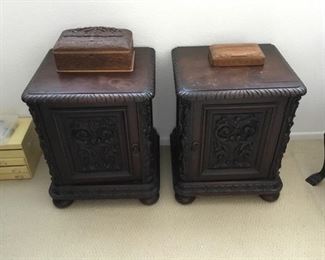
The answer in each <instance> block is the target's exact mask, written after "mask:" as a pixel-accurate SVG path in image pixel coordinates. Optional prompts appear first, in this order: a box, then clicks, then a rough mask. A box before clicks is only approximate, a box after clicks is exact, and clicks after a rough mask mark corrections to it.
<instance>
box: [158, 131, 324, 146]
mask: <svg viewBox="0 0 325 260" xmlns="http://www.w3.org/2000/svg"><path fill="white" fill-rule="evenodd" d="M323 136H324V132H292V133H291V134H290V139H291V140H304V139H306V140H310V139H323ZM160 145H163V146H166V145H170V143H169V137H161V138H160Z"/></svg>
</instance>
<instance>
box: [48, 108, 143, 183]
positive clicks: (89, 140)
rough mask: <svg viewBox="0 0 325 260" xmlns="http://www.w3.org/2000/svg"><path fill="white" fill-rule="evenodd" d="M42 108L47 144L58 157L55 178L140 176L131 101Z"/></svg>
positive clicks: (71, 180) (95, 179)
mask: <svg viewBox="0 0 325 260" xmlns="http://www.w3.org/2000/svg"><path fill="white" fill-rule="evenodd" d="M44 111H45V113H46V117H47V119H46V120H45V121H46V124H47V125H48V127H47V129H50V130H49V133H48V134H49V136H50V139H51V141H50V142H51V146H52V147H53V150H54V154H55V156H57V157H58V158H56V161H57V162H58V171H59V173H58V174H56V175H58V176H60V177H59V180H58V181H59V182H62V183H69V184H70V183H83V182H87V183H90V182H92V183H103V182H123V181H130V180H134V181H136V180H139V179H141V176H140V159H141V158H140V154H139V142H138V140H139V136H138V125H137V120H136V119H137V113H136V109H135V108H134V109H132V105H131V104H130V105H127V106H115V107H114V106H112V107H104V108H96V107H89V108H73V107H72V108H48V109H46V110H44ZM59 157H60V158H59ZM58 176H56V177H58ZM54 179H55V178H54Z"/></svg>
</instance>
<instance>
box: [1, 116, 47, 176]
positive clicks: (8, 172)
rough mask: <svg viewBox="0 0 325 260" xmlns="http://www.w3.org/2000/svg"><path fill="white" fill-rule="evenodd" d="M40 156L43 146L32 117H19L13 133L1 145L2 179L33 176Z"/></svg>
mask: <svg viewBox="0 0 325 260" xmlns="http://www.w3.org/2000/svg"><path fill="white" fill-rule="evenodd" d="M40 156H41V148H40V146H39V139H38V136H37V134H36V132H35V129H34V124H33V121H32V119H31V118H30V117H22V118H19V119H18V125H17V127H16V129H15V130H14V132H13V134H12V135H11V136H10V138H9V139H8V141H7V142H6V143H5V144H1V145H0V180H10V179H30V178H32V177H33V175H34V173H35V170H36V166H37V164H38V162H39V159H40Z"/></svg>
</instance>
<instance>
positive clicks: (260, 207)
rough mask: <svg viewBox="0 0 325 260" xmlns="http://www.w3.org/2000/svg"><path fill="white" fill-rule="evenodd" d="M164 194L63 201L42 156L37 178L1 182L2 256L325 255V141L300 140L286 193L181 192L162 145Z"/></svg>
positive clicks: (286, 163)
mask: <svg viewBox="0 0 325 260" xmlns="http://www.w3.org/2000/svg"><path fill="white" fill-rule="evenodd" d="M161 154H162V155H161V179H162V181H161V198H160V200H159V201H158V203H157V204H155V205H153V206H144V205H142V204H141V203H140V202H138V201H137V200H101V201H76V202H75V203H74V204H73V205H72V206H71V207H69V208H67V209H63V210H60V209H56V208H55V207H54V206H53V205H52V202H51V199H50V197H49V195H48V186H49V180H50V178H49V175H48V170H47V166H46V164H45V162H44V160H43V159H42V160H41V162H40V164H39V167H38V171H37V173H36V176H35V177H34V179H33V180H31V181H3V182H0V259H1V260H7V259H8V260H9V259H42V260H43V259H200V260H202V259H263V260H264V259H272V260H274V259H317V260H318V259H325V181H324V182H323V183H321V184H320V185H319V186H317V187H312V186H310V185H308V184H307V183H306V182H305V181H304V179H305V177H307V176H308V175H309V174H310V173H313V172H316V171H318V170H319V169H320V167H321V163H322V158H323V149H322V141H321V140H318V141H316V140H315V141H311V140H309V141H292V142H290V144H289V147H288V150H287V153H286V154H285V157H284V160H283V163H282V169H281V176H282V179H283V182H284V188H283V190H282V192H281V196H280V198H279V200H278V201H277V202H275V203H267V202H265V201H263V200H261V199H260V198H259V197H258V196H222V197H199V198H197V200H195V201H194V203H193V204H191V205H187V206H183V205H180V204H178V203H177V202H176V201H175V200H174V197H173V190H172V182H171V167H170V154H169V150H168V148H167V147H163V148H162V152H161Z"/></svg>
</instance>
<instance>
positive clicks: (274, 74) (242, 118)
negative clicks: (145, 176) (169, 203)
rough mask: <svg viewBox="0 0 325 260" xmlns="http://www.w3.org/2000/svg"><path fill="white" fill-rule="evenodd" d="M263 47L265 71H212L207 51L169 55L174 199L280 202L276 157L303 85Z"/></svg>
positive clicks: (194, 49)
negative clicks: (247, 197) (236, 197)
mask: <svg viewBox="0 0 325 260" xmlns="http://www.w3.org/2000/svg"><path fill="white" fill-rule="evenodd" d="M261 48H262V50H263V52H264V54H265V56H266V61H265V64H264V66H254V67H223V68H221V67H210V64H209V62H208V47H207V46H203V47H180V48H176V49H174V50H173V52H172V58H173V65H174V76H175V84H176V94H177V126H176V128H175V129H174V131H173V132H172V134H171V150H172V164H173V178H174V189H175V197H176V199H177V201H178V202H180V203H183V204H187V203H191V202H192V201H193V200H194V199H195V196H196V195H214V194H216V195H217V194H259V195H260V196H261V197H262V198H263V199H264V200H266V201H275V200H276V199H277V198H278V197H279V193H280V190H281V188H282V182H281V179H280V177H279V169H280V167H281V160H282V156H283V154H284V152H285V149H286V145H287V143H288V141H289V134H290V128H291V126H292V125H293V118H294V115H295V111H296V109H297V106H298V102H299V99H300V98H301V96H302V95H304V94H305V93H306V88H305V86H304V84H303V83H302V82H301V81H300V80H299V78H298V77H297V75H296V74H295V73H294V71H293V70H292V69H291V68H290V66H289V65H288V64H287V62H286V61H285V60H284V58H283V57H282V56H281V54H280V53H279V51H278V50H277V49H276V48H275V47H274V46H273V45H270V44H263V45H261Z"/></svg>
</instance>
